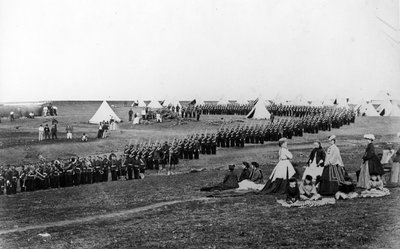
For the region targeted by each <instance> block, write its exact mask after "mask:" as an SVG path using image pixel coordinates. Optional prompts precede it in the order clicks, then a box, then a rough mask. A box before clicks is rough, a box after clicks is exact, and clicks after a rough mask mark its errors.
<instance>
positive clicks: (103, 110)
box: [89, 100, 121, 124]
mask: <svg viewBox="0 0 400 249" xmlns="http://www.w3.org/2000/svg"><path fill="white" fill-rule="evenodd" d="M110 119H114V120H115V122H121V119H120V118H119V117H118V116H117V114H115V112H114V111H113V109H111V107H110V105H109V104H108V103H107V101H105V100H104V101H103V103H101V105H100V107H99V109H97V111H96V113H95V114H94V115H93V117H92V118H91V119H90V120H89V123H91V124H99V123H100V122H103V121H110Z"/></svg>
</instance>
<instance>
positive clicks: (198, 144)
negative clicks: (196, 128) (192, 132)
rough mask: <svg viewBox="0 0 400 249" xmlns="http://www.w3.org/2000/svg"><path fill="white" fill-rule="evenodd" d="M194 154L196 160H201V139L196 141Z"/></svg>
mask: <svg viewBox="0 0 400 249" xmlns="http://www.w3.org/2000/svg"><path fill="white" fill-rule="evenodd" d="M193 153H194V159H199V155H200V142H199V139H198V138H197V139H195V140H194V145H193Z"/></svg>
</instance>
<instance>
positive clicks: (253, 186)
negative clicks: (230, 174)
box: [238, 162, 264, 190]
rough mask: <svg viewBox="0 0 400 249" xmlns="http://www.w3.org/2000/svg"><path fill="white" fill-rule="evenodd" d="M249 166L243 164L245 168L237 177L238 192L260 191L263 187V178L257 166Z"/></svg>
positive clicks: (254, 163) (255, 164)
mask: <svg viewBox="0 0 400 249" xmlns="http://www.w3.org/2000/svg"><path fill="white" fill-rule="evenodd" d="M251 164H252V165H250V164H249V163H247V162H243V165H245V168H244V169H243V171H242V174H241V175H240V177H239V188H238V190H261V189H262V188H263V187H264V184H263V181H264V179H263V178H264V177H263V174H262V171H261V170H260V169H259V164H258V163H256V162H252V163H251Z"/></svg>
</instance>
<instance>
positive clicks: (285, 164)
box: [269, 160, 296, 182]
mask: <svg viewBox="0 0 400 249" xmlns="http://www.w3.org/2000/svg"><path fill="white" fill-rule="evenodd" d="M286 172H288V177H289V178H291V177H292V176H294V174H296V171H295V170H294V168H293V165H292V164H291V163H290V161H289V160H281V161H279V163H278V164H277V165H276V166H275V168H274V170H273V171H272V173H271V176H270V177H269V179H270V180H271V182H273V181H275V179H277V178H281V179H288V178H286V177H287V175H286Z"/></svg>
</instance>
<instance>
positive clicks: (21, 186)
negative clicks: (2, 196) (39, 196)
mask: <svg viewBox="0 0 400 249" xmlns="http://www.w3.org/2000/svg"><path fill="white" fill-rule="evenodd" d="M19 186H20V188H21V192H25V191H26V187H25V186H24V179H19Z"/></svg>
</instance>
